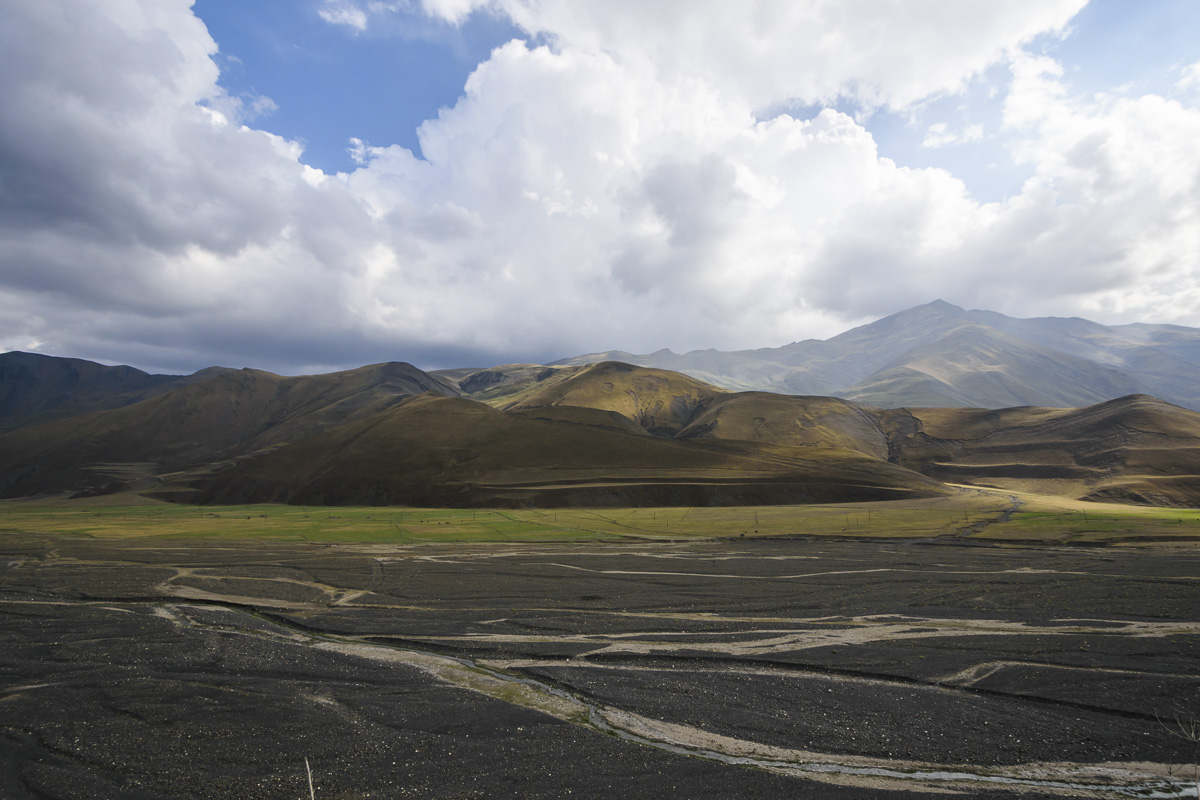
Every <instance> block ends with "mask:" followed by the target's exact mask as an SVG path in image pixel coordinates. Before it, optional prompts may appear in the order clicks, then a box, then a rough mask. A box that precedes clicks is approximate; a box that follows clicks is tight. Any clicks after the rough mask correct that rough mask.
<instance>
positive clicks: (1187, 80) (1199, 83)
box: [1175, 61, 1200, 91]
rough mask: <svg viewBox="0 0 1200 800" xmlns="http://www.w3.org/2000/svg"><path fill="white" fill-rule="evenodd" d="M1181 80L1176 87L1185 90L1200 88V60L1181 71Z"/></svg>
mask: <svg viewBox="0 0 1200 800" xmlns="http://www.w3.org/2000/svg"><path fill="white" fill-rule="evenodd" d="M1179 73H1180V77H1179V82H1178V83H1176V84H1175V88H1176V89H1180V90H1183V91H1190V90H1197V89H1200V61H1197V62H1196V63H1195V64H1189V65H1188V66H1186V67H1184V68H1183V69H1182V70H1180V71H1179Z"/></svg>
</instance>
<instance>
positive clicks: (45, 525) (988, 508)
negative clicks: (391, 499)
mask: <svg viewBox="0 0 1200 800" xmlns="http://www.w3.org/2000/svg"><path fill="white" fill-rule="evenodd" d="M123 501H124V502H128V504H123ZM3 532H10V533H11V532H22V533H46V534H69V535H76V536H87V537H93V538H97V539H105V538H140V537H182V538H192V539H195V538H218V539H278V540H286V541H309V542H361V543H389V544H398V545H419V544H422V543H428V544H446V543H456V542H461V543H475V542H479V543H486V542H493V543H503V542H512V543H531V542H581V541H594V540H613V539H646V540H664V539H668V540H687V539H697V538H724V537H771V536H832V537H853V538H889V537H902V538H911V537H960V538H968V539H978V540H984V541H994V542H1005V541H1007V542H1013V543H1031V544H1033V543H1045V544H1072V543H1076V544H1088V543H1095V544H1103V543H1137V542H1146V543H1150V542H1169V541H1186V540H1192V539H1200V510H1196V509H1173V508H1152V507H1141V506H1123V505H1107V504H1092V503H1079V502H1071V501H1062V500H1059V499H1057V498H1049V497H1045V496H1039V495H1015V494H1013V493H1008V492H999V491H989V490H978V489H971V490H966V491H963V492H962V493H960V494H957V495H954V496H952V497H947V498H934V499H923V500H912V501H894V502H874V503H848V504H830V505H802V506H757V507H756V506H737V507H702V508H678V507H668V508H561V509H448V508H407V507H375V506H309V507H303V506H288V505H228V506H194V505H182V504H172V503H157V502H154V503H151V502H146V501H145V500H144V499H142V498H136V497H133V496H130V495H126V496H125V497H124V498H123V499H122V498H113V497H108V498H95V499H85V500H54V501H26V500H9V501H3V502H0V533H3Z"/></svg>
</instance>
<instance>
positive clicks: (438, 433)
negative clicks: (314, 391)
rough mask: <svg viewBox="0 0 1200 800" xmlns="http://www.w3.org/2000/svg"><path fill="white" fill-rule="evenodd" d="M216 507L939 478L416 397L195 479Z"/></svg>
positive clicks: (773, 448) (706, 495) (736, 495)
mask: <svg viewBox="0 0 1200 800" xmlns="http://www.w3.org/2000/svg"><path fill="white" fill-rule="evenodd" d="M201 486H202V487H203V493H202V495H201V496H202V498H203V499H204V500H206V501H214V502H248V501H254V502H262V501H281V502H289V503H311V504H318V503H326V504H345V503H365V504H412V505H447V506H481V505H537V506H560V505H599V506H632V505H722V504H744V503H764V504H765V503H803V502H837V501H846V500H851V499H858V500H866V499H899V498H905V497H926V496H933V495H936V494H940V493H943V492H944V490H943V489H942V488H941V487H940V485H939V484H937V483H936V482H934V481H931V480H929V479H927V478H924V477H922V476H919V475H917V474H915V473H913V472H910V471H909V470H906V469H902V468H899V467H896V466H894V465H891V464H887V463H885V462H881V461H877V460H874V459H870V458H867V457H865V456H862V455H861V454H858V453H854V452H851V451H847V450H834V449H824V448H822V449H814V448H795V447H782V446H777V445H766V444H758V443H753V442H731V441H730V442H726V441H715V440H713V441H673V440H666V439H662V438H656V437H652V436H647V435H644V434H640V433H629V432H624V431H620V430H615V429H611V428H605V427H597V426H594V425H590V424H573V423H570V422H563V421H561V420H556V419H538V418H536V417H529V416H525V415H524V414H523V413H519V414H508V413H505V412H502V411H499V410H497V409H494V408H491V407H489V406H487V405H484V404H482V403H478V402H474V401H471V400H465V399H458V398H439V397H431V396H422V397H418V398H414V399H412V400H409V401H406V402H404V403H403V404H401V405H398V406H396V407H394V408H391V409H388V410H387V411H385V412H382V413H380V414H377V415H375V416H373V417H371V418H370V419H365V420H361V421H358V422H353V423H349V424H347V425H344V426H341V427H339V428H337V429H335V430H331V431H328V432H326V433H323V434H320V435H318V436H314V437H312V438H310V439H308V440H306V441H303V442H300V443H298V444H295V445H291V446H288V447H283V448H279V449H278V450H275V451H272V452H270V453H265V454H263V455H261V456H259V457H257V458H254V459H250V460H247V461H245V462H243V463H241V464H238V465H237V466H235V467H232V468H230V469H228V470H226V471H224V472H222V473H219V474H216V475H214V476H212V477H211V478H209V479H206V480H205V481H203V482H202V483H201Z"/></svg>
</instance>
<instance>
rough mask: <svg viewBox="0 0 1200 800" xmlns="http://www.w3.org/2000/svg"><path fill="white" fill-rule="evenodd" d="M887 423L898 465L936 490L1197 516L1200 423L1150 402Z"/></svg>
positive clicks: (950, 412)
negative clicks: (967, 488)
mask: <svg viewBox="0 0 1200 800" xmlns="http://www.w3.org/2000/svg"><path fill="white" fill-rule="evenodd" d="M880 414H881V416H882V418H883V419H884V424H885V427H886V428H887V429H888V430H889V433H890V435H891V440H892V460H893V461H894V462H895V463H897V464H900V465H903V466H906V467H909V468H911V469H915V470H917V471H920V472H923V473H924V474H926V475H930V476H931V477H936V478H938V479H939V480H944V481H949V482H956V483H977V484H981V485H990V486H998V487H1001V488H1013V489H1024V490H1029V491H1039V492H1053V493H1058V494H1065V495H1068V496H1073V497H1081V498H1085V499H1106V500H1121V501H1126V502H1143V503H1146V502H1150V503H1154V504H1156V505H1180V506H1200V414H1198V413H1196V412H1194V411H1189V410H1187V409H1184V408H1180V407H1178V406H1174V405H1171V404H1170V403H1167V402H1164V401H1162V400H1159V399H1157V398H1154V397H1150V396H1148V395H1130V396H1128V397H1122V398H1118V399H1117V400H1110V401H1108V402H1105V403H1100V404H1098V405H1094V406H1089V407H1087V408H1080V409H1046V408H1010V409H999V410H995V411H987V410H981V409H946V408H942V409H896V410H891V411H883V412H880Z"/></svg>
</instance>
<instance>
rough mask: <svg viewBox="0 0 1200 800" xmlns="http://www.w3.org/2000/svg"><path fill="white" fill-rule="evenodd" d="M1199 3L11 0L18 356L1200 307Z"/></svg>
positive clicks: (10, 183)
mask: <svg viewBox="0 0 1200 800" xmlns="http://www.w3.org/2000/svg"><path fill="white" fill-rule="evenodd" d="M1198 34H1200V3H1196V2H1194V0H1154V1H1153V2H1130V1H1129V0H1093V1H1092V2H1087V0H1006V2H1003V3H996V2H994V0H908V1H907V2H903V3H901V2H888V0H860V1H858V2H845V1H844V0H783V1H782V2H768V0H746V2H740V3H730V2H728V1H727V0H658V1H657V2H654V3H645V2H640V1H635V0H605V1H604V2H592V1H590V0H257V2H254V3H246V2H244V0H196V1H195V2H194V3H193V2H189V1H188V0H10V1H9V2H8V3H6V19H5V24H4V25H3V26H0V351H6V350H26V351H34V352H41V353H46V354H50V355H59V356H71V357H78V358H87V359H92V360H96V361H101V362H104V363H110V364H111V363H123V364H132V365H134V366H137V367H139V368H141V369H146V370H149V371H155V372H169V373H185V372H191V371H194V370H196V369H200V368H203V367H206V366H212V365H222V366H231V367H242V366H252V367H256V368H261V369H269V370H272V371H275V372H279V373H282V374H302V373H311V372H325V371H331V370H335V369H345V368H352V367H355V366H360V365H363V364H368V363H375V362H379V361H408V362H411V363H414V364H416V365H417V366H420V367H423V368H444V367H457V366H481V367H482V366H490V365H494V364H500V363H511V362H519V361H532V362H543V363H544V362H546V361H550V360H554V359H558V358H564V357H569V356H573V355H578V354H581V353H587V352H596V351H603V350H610V349H621V350H627V351H631V352H634V353H646V352H652V351H655V350H658V349H660V348H663V347H669V348H671V349H672V350H675V351H677V352H685V351H688V350H694V349H700V348H709V347H713V348H718V349H722V350H734V349H743V348H754V347H777V346H780V345H784V344H787V343H789V342H793V341H799V340H803V339H808V338H827V337H829V336H832V335H835V334H837V333H840V332H841V331H844V330H846V329H848V328H850V327H853V326H856V325H860V324H864V323H867V322H870V321H873V320H875V319H878V318H880V317H882V316H886V315H888V314H891V313H895V312H897V311H901V310H903V309H905V308H909V307H911V306H915V305H919V304H922V303H926V302H929V301H932V300H934V299H943V300H946V301H949V302H951V303H955V304H957V305H960V306H963V307H966V308H983V309H988V310H993V311H999V312H1002V313H1005V314H1009V315H1011V316H1017V317H1036V316H1080V317H1085V318H1088V319H1093V320H1095V321H1098V322H1102V323H1105V324H1124V323H1129V322H1154V323H1174V324H1180V325H1189V326H1200V146H1198V144H1197V143H1198V142H1200V35H1198Z"/></svg>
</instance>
